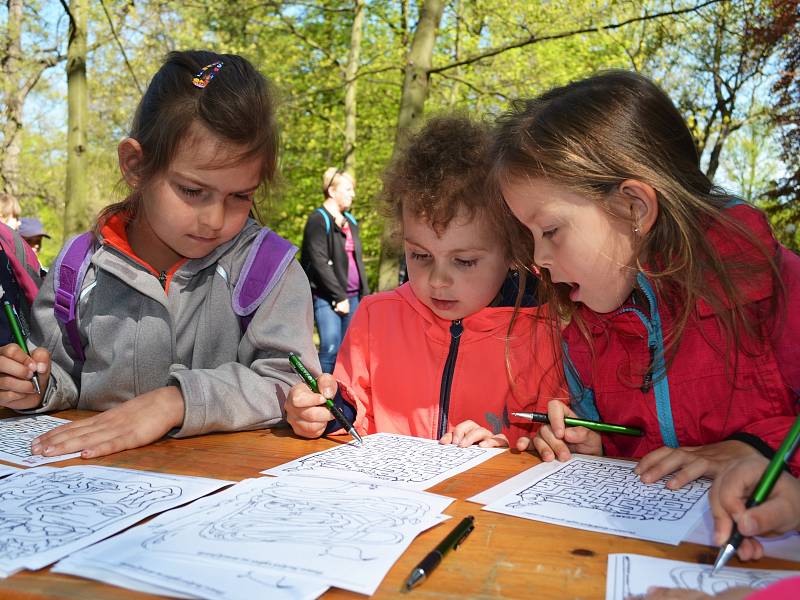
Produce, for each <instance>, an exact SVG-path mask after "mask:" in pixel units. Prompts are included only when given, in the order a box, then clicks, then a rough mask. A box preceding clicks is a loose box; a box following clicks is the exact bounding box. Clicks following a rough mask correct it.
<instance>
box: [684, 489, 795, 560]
mask: <svg viewBox="0 0 800 600" xmlns="http://www.w3.org/2000/svg"><path fill="white" fill-rule="evenodd" d="M703 504H704V505H705V506H706V510H705V512H704V513H703V516H702V518H701V519H700V520H699V521H698V522H697V525H696V526H695V527H694V528H693V529H692V530H691V531H690V532H689V533H688V534H687V535H686V537H685V538H684V540H683V541H684V542H693V543H695V544H704V545H706V546H714V547H715V548H716V544H715V543H714V516H713V515H712V514H711V507H710V506H708V502H707V501H706V502H704V503H703ZM757 539H758V541H759V542H761V545H762V546H764V554H765V555H766V556H771V557H773V558H782V559H783V560H793V561H797V562H800V532H797V531H790V532H789V533H785V534H784V535H780V536H775V537H758V538H757Z"/></svg>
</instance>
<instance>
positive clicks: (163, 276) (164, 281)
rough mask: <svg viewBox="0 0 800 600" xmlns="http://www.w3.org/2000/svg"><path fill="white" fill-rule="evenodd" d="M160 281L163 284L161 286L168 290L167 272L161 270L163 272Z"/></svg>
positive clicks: (159, 277)
mask: <svg viewBox="0 0 800 600" xmlns="http://www.w3.org/2000/svg"><path fill="white" fill-rule="evenodd" d="M158 283H160V284H161V287H162V288H163V289H164V291H165V292H166V291H167V272H166V271H161V274H160V275H159V276H158Z"/></svg>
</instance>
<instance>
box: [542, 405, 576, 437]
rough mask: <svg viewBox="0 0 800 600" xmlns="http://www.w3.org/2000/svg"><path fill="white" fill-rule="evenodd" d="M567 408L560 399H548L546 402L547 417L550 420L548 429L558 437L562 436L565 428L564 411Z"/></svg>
mask: <svg viewBox="0 0 800 600" xmlns="http://www.w3.org/2000/svg"><path fill="white" fill-rule="evenodd" d="M567 410H569V409H568V408H567V407H566V405H565V404H564V403H563V402H561V401H560V400H550V402H548V403H547V419H548V420H549V421H550V430H551V431H552V432H553V435H554V436H555V437H556V438H558V439H561V438H562V437H564V430H565V429H566V426H565V425H564V412H565V411H567ZM569 412H572V411H569ZM573 414H574V413H573Z"/></svg>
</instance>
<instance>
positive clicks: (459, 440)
mask: <svg viewBox="0 0 800 600" xmlns="http://www.w3.org/2000/svg"><path fill="white" fill-rule="evenodd" d="M439 443H440V444H453V445H454V446H458V447H459V448H466V447H467V446H472V445H473V444H478V445H479V446H480V447H481V448H498V447H502V448H506V447H508V438H506V436H505V435H503V434H502V433H498V434H496V435H495V434H493V433H492V432H491V431H489V430H488V429H486V428H485V427H481V426H480V425H478V424H477V423H476V422H475V421H464V422H463V423H459V424H458V425H456V426H455V427H454V428H453V431H448V432H447V433H445V434H444V435H443V436H442V439H440V440H439Z"/></svg>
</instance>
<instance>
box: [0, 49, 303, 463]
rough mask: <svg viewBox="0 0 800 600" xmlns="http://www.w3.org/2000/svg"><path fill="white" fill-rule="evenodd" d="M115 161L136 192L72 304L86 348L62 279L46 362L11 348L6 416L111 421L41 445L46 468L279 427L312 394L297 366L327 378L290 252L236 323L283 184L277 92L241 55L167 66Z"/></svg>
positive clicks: (3, 393)
mask: <svg viewBox="0 0 800 600" xmlns="http://www.w3.org/2000/svg"><path fill="white" fill-rule="evenodd" d="M118 156H119V165H120V169H121V171H122V176H123V178H124V179H125V181H126V182H127V184H128V186H129V187H130V189H131V192H130V194H129V195H128V197H127V198H126V199H125V200H124V201H123V202H120V203H117V204H113V205H111V206H109V207H107V208H106V209H104V210H103V211H102V212H101V214H100V216H99V218H98V221H97V225H96V226H95V229H94V235H95V239H93V245H92V247H91V250H90V251H89V253H88V255H87V258H88V259H89V260H88V266H86V267H85V275H82V277H79V278H78V281H77V293H76V294H75V297H76V299H77V319H76V321H75V322H76V324H77V330H76V331H77V333H76V334H75V335H74V338H75V339H77V340H78V342H79V346H78V347H77V348H76V343H75V339H72V340H71V339H70V337H69V332H68V331H67V330H66V329H65V326H64V324H63V323H62V322H60V321H59V320H57V319H56V316H55V312H56V311H58V310H59V309H58V305H59V302H61V296H63V294H61V295H59V294H58V292H59V291H60V289H61V288H60V287H59V286H60V285H62V284H60V283H58V282H57V281H56V279H57V275H56V272H57V271H58V269H55V268H54V269H51V271H50V273H49V275H48V277H47V279H46V281H45V283H44V285H43V287H42V290H41V291H40V293H39V296H38V297H37V299H36V302H35V303H34V306H33V312H32V332H31V342H32V344H31V346H32V347H35V349H32V351H31V355H30V356H28V355H27V354H25V353H24V352H23V351H22V349H21V348H20V347H19V346H17V345H16V344H9V345H7V346H4V347H2V348H0V405H2V406H7V407H10V408H13V409H16V410H30V411H33V412H45V411H53V410H62V409H68V408H78V409H87V410H95V411H104V412H102V413H100V414H98V415H95V416H93V417H91V418H88V419H85V420H81V421H76V422H74V423H70V424H66V425H63V426H61V427H59V428H57V429H53V430H52V431H50V432H48V433H47V434H44V435H42V436H40V437H39V438H37V439H36V440H34V442H33V444H32V447H31V450H32V452H33V453H34V454H42V455H45V456H53V455H60V454H65V453H68V452H78V451H80V452H81V456H83V457H84V458H91V457H96V456H102V455H105V454H110V453H112V452H118V451H120V450H125V449H128V448H136V447H138V446H143V445H145V444H149V443H151V442H153V441H156V440H158V439H159V438H161V437H162V436H164V435H165V434H167V433H171V434H172V435H175V436H178V437H183V436H189V435H195V434H200V433H206V432H211V431H236V430H243V429H257V428H261V427H267V426H270V425H274V424H276V423H278V422H279V421H281V420H282V418H283V404H284V400H285V398H286V395H287V393H288V391H289V389H290V388H291V387H292V385H294V384H295V383H297V382H298V381H299V378H298V377H297V376H296V375H294V373H293V372H292V371H291V369H290V367H289V362H288V360H287V356H288V354H289V352H294V353H295V354H298V355H300V356H301V357H302V359H303V361H305V363H306V365H308V366H309V367H310V368H311V369H312V370H316V371H317V372H319V363H318V361H317V354H316V350H315V348H314V345H313V341H312V327H313V318H312V308H311V293H310V290H309V286H308V281H307V279H306V277H305V274H304V273H303V271H302V269H301V268H300V266H299V264H298V263H297V262H296V261H295V260H293V258H292V256H293V253H292V251H291V249H289V250H288V251H287V253H286V256H285V257H284V260H282V261H281V263H280V264H281V267H280V268H279V269H276V270H275V275H274V279H273V285H272V286H271V287H268V288H266V289H268V290H269V291H266V289H265V291H264V293H263V294H262V295H261V296H258V297H257V298H256V300H255V301H253V302H252V303H251V305H252V306H253V307H254V310H253V312H252V313H251V314H249V315H248V317H247V320H242V319H240V316H239V315H241V314H242V313H241V311H239V315H237V314H236V312H235V306H239V305H237V303H236V302H235V301H234V300H235V291H236V290H237V283H238V282H239V278H240V276H242V278H243V280H244V281H245V282H247V283H249V281H250V280H249V278H247V279H245V275H244V274H245V273H249V272H250V270H251V268H252V269H255V268H256V267H257V264H256V263H254V259H253V256H254V255H255V252H253V253H251V252H250V251H251V248H253V247H254V246H255V245H256V244H261V243H262V241H263V240H264V239H265V234H266V236H274V235H275V234H274V233H271V232H269V233H267V232H266V231H265V230H262V229H261V228H260V227H259V226H258V225H257V224H256V223H255V222H254V221H253V220H252V219H250V218H249V216H250V214H251V209H252V208H253V197H254V195H255V194H256V192H257V191H258V190H259V189H260V188H261V187H262V184H264V183H265V182H267V183H269V182H271V181H272V180H273V178H274V175H275V171H276V162H277V130H276V126H275V122H274V107H273V100H272V96H271V92H270V86H269V84H268V82H267V80H266V79H265V78H264V77H263V76H262V75H261V74H260V73H258V72H257V71H256V70H255V69H254V68H253V66H252V65H251V64H250V63H248V62H247V61H246V60H244V59H243V58H241V57H239V56H236V55H220V54H215V53H212V52H199V51H197V52H195V51H193V52H172V53H170V54H169V55H168V57H167V59H166V61H165V63H164V64H163V65H162V67H161V68H160V69H159V71H158V72H157V73H156V75H155V76H154V77H153V80H152V81H151V83H150V85H149V87H148V89H147V91H146V92H145V95H144V97H143V98H142V100H141V101H140V103H139V106H138V108H137V111H136V115H135V117H134V119H133V124H132V128H131V134H130V136H129V137H127V138H125V139H124V140H122V142H120V144H119V147H118ZM276 238H277V236H276ZM273 239H275V238H273ZM277 239H279V240H280V238H277ZM288 246H289V245H288V243H287V244H286V247H288ZM260 247H261V246H257V248H260ZM257 248H256V249H257ZM62 258H63V256H62ZM59 260H61V259H59ZM267 262H269V261H267ZM245 287H247V286H245ZM78 294H79V295H78ZM56 296H59V298H58V299H57V298H56ZM34 373H36V374H38V377H39V380H40V383H41V390H42V393H41V395H40V394H38V393H36V392H35V391H34V387H33V385H32V382H31V378H32V376H33V374H34Z"/></svg>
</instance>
